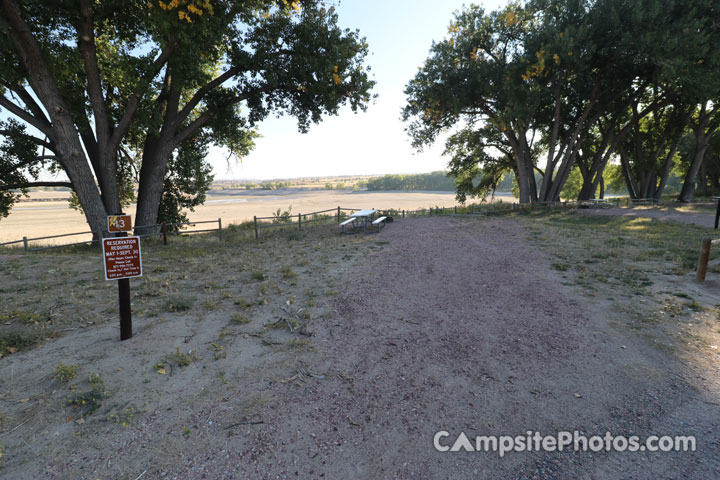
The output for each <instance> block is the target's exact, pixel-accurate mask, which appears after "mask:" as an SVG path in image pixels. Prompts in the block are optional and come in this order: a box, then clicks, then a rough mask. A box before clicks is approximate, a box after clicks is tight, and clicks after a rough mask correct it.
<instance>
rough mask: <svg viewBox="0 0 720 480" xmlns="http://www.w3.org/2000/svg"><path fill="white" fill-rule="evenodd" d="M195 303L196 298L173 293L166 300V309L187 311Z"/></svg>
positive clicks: (169, 310)
mask: <svg viewBox="0 0 720 480" xmlns="http://www.w3.org/2000/svg"><path fill="white" fill-rule="evenodd" d="M193 303H195V299H194V298H192V297H188V296H186V295H172V296H170V298H168V300H167V302H165V310H167V311H168V312H186V311H188V310H190V309H191V308H192V306H193Z"/></svg>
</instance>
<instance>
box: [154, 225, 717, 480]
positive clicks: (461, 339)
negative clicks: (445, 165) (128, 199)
mask: <svg viewBox="0 0 720 480" xmlns="http://www.w3.org/2000/svg"><path fill="white" fill-rule="evenodd" d="M380 236H381V238H382V239H383V240H384V241H387V242H389V243H388V244H387V245H384V246H383V248H381V249H377V250H374V251H373V253H371V254H369V255H367V256H366V257H365V261H364V262H359V261H358V260H357V259H356V260H354V261H353V262H347V263H344V264H341V266H339V267H338V268H341V269H343V273H345V275H346V277H345V278H346V281H345V282H344V284H343V285H339V286H338V290H339V294H338V295H337V297H336V299H335V300H334V301H333V305H332V308H333V314H332V318H331V319H329V320H327V321H326V322H324V325H322V326H319V325H318V326H317V328H316V330H315V337H314V340H313V343H314V344H315V345H316V353H315V356H314V357H315V358H314V359H313V360H312V363H310V364H308V365H305V366H303V367H302V368H301V369H299V370H298V375H297V376H296V377H295V379H294V381H287V382H278V381H268V382H265V383H264V384H263V385H262V386H261V387H260V388H261V390H262V392H263V394H264V395H266V396H267V398H268V399H269V401H268V403H267V405H266V406H265V407H263V408H262V410H261V411H259V412H258V417H257V418H261V419H262V422H263V423H257V424H253V422H251V421H249V420H248V421H245V422H242V423H240V424H238V425H236V426H235V427H233V428H231V429H228V430H224V431H218V432H212V431H210V432H208V435H213V438H215V439H216V440H215V441H214V442H213V446H212V447H203V445H202V444H201V443H200V444H198V447H197V454H196V455H191V456H188V457H185V459H184V461H183V463H182V465H183V466H182V467H180V468H173V469H171V470H170V471H165V474H164V475H161V472H160V471H157V472H151V473H153V475H152V476H151V477H150V478H158V477H163V478H177V479H194V478H216V479H219V478H333V479H351V478H352V479H385V478H427V479H440V478H453V479H456V478H487V479H536V478H537V479H606V478H608V479H609V478H626V479H645V478H653V479H658V478H668V479H669V478H693V479H712V478H720V462H719V461H718V456H717V451H718V450H717V448H718V445H719V443H718V441H719V438H720V437H719V435H720V429H718V423H719V421H718V419H719V418H720V415H718V413H719V412H720V408H719V407H718V405H717V402H718V400H717V399H716V398H712V397H711V396H709V394H708V393H707V392H704V391H703V390H702V389H693V388H690V387H689V386H688V385H687V384H686V381H685V380H686V379H685V378H683V377H684V375H685V372H684V369H683V366H682V365H681V364H680V363H679V362H678V361H676V360H674V358H673V357H672V356H671V355H670V354H668V353H667V352H664V351H659V350H657V349H655V348H654V347H650V346H649V345H648V344H647V343H646V342H645V341H644V340H642V339H641V338H640V337H639V336H636V335H633V334H632V333H629V332H627V331H624V330H618V329H616V328H613V327H612V326H611V325H610V321H611V320H612V319H611V316H612V314H611V313H610V312H605V311H603V310H602V309H601V306H602V303H598V304H597V305H587V304H586V302H585V301H584V300H583V305H581V304H580V303H579V302H578V301H576V300H575V299H576V298H578V297H577V296H576V294H575V292H574V291H573V287H569V286H562V285H560V281H561V278H560V276H559V275H558V274H557V272H554V271H552V270H551V269H549V268H548V266H549V261H548V259H547V258H546V257H545V256H544V255H543V254H541V253H539V252H538V251H537V250H536V249H533V248H531V247H529V246H528V245H529V244H528V242H527V237H526V232H525V231H524V229H523V227H522V226H521V225H520V224H519V223H518V222H514V221H513V220H511V219H500V218H497V219H483V220H476V219H461V220H459V219H451V218H423V219H417V220H412V221H410V220H407V221H403V222H397V223H395V224H390V225H389V226H388V227H387V228H386V229H385V230H384V231H383V232H382V233H381V234H380ZM223 408H232V400H231V401H230V402H228V403H227V404H226V407H223ZM217 415H221V414H220V413H218V414H217ZM215 418H221V417H218V416H216V417H213V419H215ZM211 430H212V429H211ZM439 430H446V431H448V432H450V434H451V436H450V437H449V438H450V440H448V439H446V441H448V442H450V443H451V442H452V439H454V438H455V437H456V436H457V435H458V434H459V433H460V432H465V433H466V434H467V435H468V437H470V438H473V437H474V436H475V435H513V436H514V435H524V434H525V432H526V431H528V430H532V431H535V430H538V431H540V432H541V433H543V434H555V433H556V432H557V431H561V430H570V431H572V430H579V431H581V432H582V433H584V434H586V435H588V436H589V435H592V434H604V433H605V432H606V431H610V432H611V433H613V434H615V435H639V436H641V437H644V436H647V435H652V434H656V435H666V434H667V435H678V434H679V435H696V436H697V442H698V451H697V452H694V453H652V454H651V453H647V452H645V453H628V452H625V453H607V452H601V453H590V452H587V453H572V452H567V451H566V452H562V453H557V452H556V453H538V452H523V453H510V454H508V455H507V456H505V457H504V458H499V457H498V456H497V454H495V453H491V452H488V453H474V452H472V453H471V452H458V453H450V452H445V453H441V452H437V451H436V450H435V449H434V448H433V436H434V434H435V432H437V431H439ZM225 434H227V437H226V438H222V437H220V436H221V435H222V436H224V435H225ZM218 442H219V443H220V445H217V443H218Z"/></svg>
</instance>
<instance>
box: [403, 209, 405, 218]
mask: <svg viewBox="0 0 720 480" xmlns="http://www.w3.org/2000/svg"><path fill="white" fill-rule="evenodd" d="M403 218H405V210H403Z"/></svg>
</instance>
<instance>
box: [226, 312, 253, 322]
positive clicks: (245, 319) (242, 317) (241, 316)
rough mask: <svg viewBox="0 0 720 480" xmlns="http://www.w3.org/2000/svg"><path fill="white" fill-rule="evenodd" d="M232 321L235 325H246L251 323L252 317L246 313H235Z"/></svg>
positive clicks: (231, 318)
mask: <svg viewBox="0 0 720 480" xmlns="http://www.w3.org/2000/svg"><path fill="white" fill-rule="evenodd" d="M230 321H231V322H232V323H234V324H235V325H246V324H248V323H250V319H249V318H248V317H247V315H245V314H244V313H239V312H238V313H233V314H232V317H230Z"/></svg>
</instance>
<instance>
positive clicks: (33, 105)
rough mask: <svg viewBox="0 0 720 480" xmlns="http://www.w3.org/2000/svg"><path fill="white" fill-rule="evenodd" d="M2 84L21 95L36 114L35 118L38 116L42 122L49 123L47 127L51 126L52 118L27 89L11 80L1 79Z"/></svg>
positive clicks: (0, 83)
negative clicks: (49, 117)
mask: <svg viewBox="0 0 720 480" xmlns="http://www.w3.org/2000/svg"><path fill="white" fill-rule="evenodd" d="M0 85H3V86H5V88H7V89H8V90H10V91H12V92H13V93H15V94H16V95H17V96H18V97H20V100H22V101H23V103H24V104H25V106H26V107H28V108H29V109H30V112H32V114H33V115H35V118H37V119H38V120H39V121H41V122H44V123H45V124H46V125H47V128H51V125H50V120H48V118H47V116H45V112H44V111H43V109H42V108H40V105H38V103H37V102H36V101H35V99H34V98H32V96H31V95H30V94H29V93H28V92H27V90H25V89H24V88H22V87H21V86H19V85H13V84H11V83H9V82H6V81H5V80H0Z"/></svg>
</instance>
